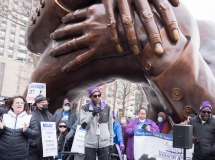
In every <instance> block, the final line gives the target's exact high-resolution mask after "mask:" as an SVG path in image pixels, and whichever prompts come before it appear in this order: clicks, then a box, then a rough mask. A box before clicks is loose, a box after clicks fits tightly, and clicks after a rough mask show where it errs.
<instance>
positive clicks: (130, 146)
mask: <svg viewBox="0 0 215 160" xmlns="http://www.w3.org/2000/svg"><path fill="white" fill-rule="evenodd" d="M135 129H145V130H146V131H147V132H159V128H158V126H157V125H156V124H155V122H153V121H152V120H151V119H148V118H147V110H146V109H145V108H140V109H139V111H138V118H136V119H134V120H132V121H131V122H130V123H129V124H128V125H127V126H126V133H127V134H128V143H127V149H126V155H127V159H128V160H134V130H135Z"/></svg>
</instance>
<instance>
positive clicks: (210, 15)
mask: <svg viewBox="0 0 215 160" xmlns="http://www.w3.org/2000/svg"><path fill="white" fill-rule="evenodd" d="M180 1H181V2H183V3H184V4H185V5H186V6H187V7H188V8H189V10H190V12H191V13H192V14H193V16H194V18H196V19H203V20H204V19H205V20H210V21H213V22H215V0H180Z"/></svg>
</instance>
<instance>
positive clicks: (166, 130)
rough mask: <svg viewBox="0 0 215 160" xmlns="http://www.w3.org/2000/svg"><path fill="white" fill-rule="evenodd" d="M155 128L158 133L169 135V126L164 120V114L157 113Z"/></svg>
mask: <svg viewBox="0 0 215 160" xmlns="http://www.w3.org/2000/svg"><path fill="white" fill-rule="evenodd" d="M156 124H157V126H158V127H159V132H160V133H166V134H167V133H169V129H170V124H169V122H168V121H167V119H166V113H164V112H159V113H158V119H157V123H156Z"/></svg>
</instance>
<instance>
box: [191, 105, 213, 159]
mask: <svg viewBox="0 0 215 160" xmlns="http://www.w3.org/2000/svg"><path fill="white" fill-rule="evenodd" d="M188 124H190V125H192V126H193V143H194V153H193V160H215V119H214V118H213V117H212V106H211V104H210V102H208V101H204V102H202V104H201V106H200V113H199V115H198V116H196V117H194V118H192V119H191V120H190V122H189V123H188Z"/></svg>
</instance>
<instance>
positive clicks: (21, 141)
mask: <svg viewBox="0 0 215 160" xmlns="http://www.w3.org/2000/svg"><path fill="white" fill-rule="evenodd" d="M7 107H8V109H9V111H8V113H7V114H4V115H3V116H1V117H0V160H25V159H27V157H28V139H29V138H32V139H35V138H36V137H37V136H39V134H40V132H39V129H38V125H37V122H36V120H35V119H34V117H32V115H30V114H29V107H28V106H27V103H26V100H25V99H24V98H23V97H22V96H15V97H12V98H11V99H10V101H9V102H8V106H7Z"/></svg>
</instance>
